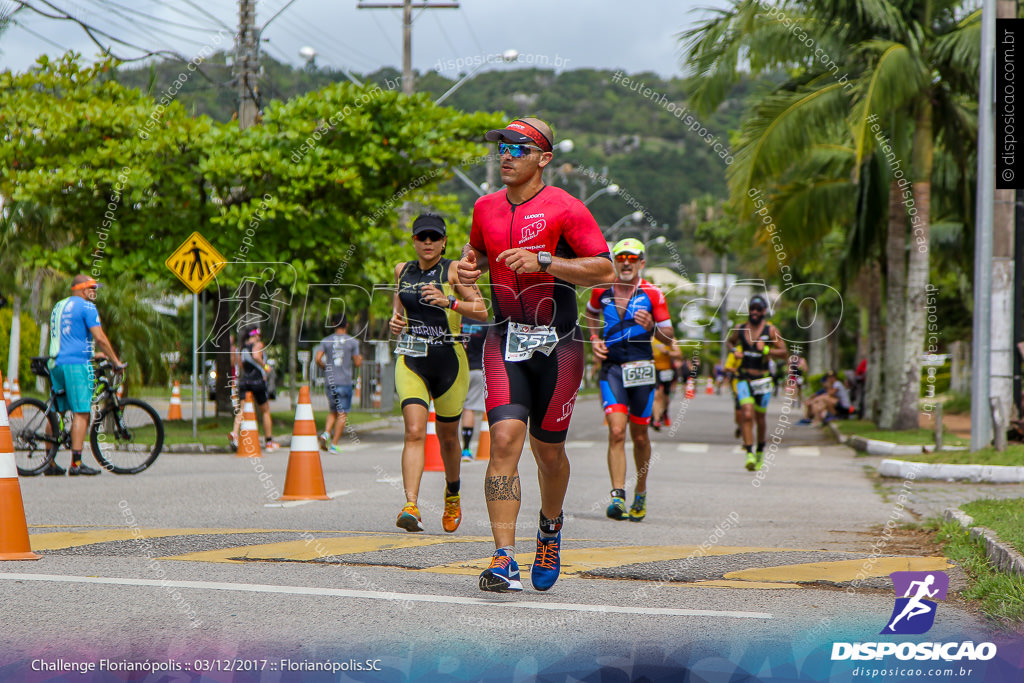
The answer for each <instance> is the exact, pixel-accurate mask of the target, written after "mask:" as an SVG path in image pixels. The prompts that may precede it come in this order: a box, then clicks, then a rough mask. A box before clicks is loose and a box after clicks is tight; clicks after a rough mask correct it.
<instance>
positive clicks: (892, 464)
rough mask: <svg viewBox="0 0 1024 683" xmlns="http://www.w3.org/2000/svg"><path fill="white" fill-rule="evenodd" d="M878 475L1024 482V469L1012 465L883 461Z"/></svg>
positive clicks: (906, 477)
mask: <svg viewBox="0 0 1024 683" xmlns="http://www.w3.org/2000/svg"><path fill="white" fill-rule="evenodd" d="M878 474H879V475H880V476H883V477H894V478H897V479H908V478H910V475H911V474H913V477H914V478H915V479H941V480H944V481H969V482H973V483H986V484H1019V483H1021V482H1024V467H1013V466H1011V465H937V464H934V463H924V462H909V461H907V460H883V461H882V463H881V464H880V465H879V466H878Z"/></svg>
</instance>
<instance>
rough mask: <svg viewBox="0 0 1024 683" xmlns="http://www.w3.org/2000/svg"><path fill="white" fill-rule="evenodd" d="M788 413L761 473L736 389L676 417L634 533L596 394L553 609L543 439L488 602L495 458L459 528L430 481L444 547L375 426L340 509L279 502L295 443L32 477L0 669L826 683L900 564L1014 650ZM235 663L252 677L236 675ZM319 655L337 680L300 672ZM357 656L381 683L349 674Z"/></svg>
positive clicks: (351, 455) (348, 466)
mask: <svg viewBox="0 0 1024 683" xmlns="http://www.w3.org/2000/svg"><path fill="white" fill-rule="evenodd" d="M784 406H785V400H784V399H781V398H777V399H775V400H773V403H772V406H771V409H770V412H769V416H770V420H769V421H770V431H772V430H773V429H774V428H775V426H776V425H779V426H780V428H781V429H782V439H781V443H780V444H779V447H778V450H777V451H776V452H775V453H770V454H769V458H768V460H769V462H768V463H767V466H766V468H765V470H764V471H762V472H760V473H756V474H755V473H751V472H748V471H746V470H745V469H744V468H743V455H742V454H741V453H740V452H738V450H737V442H736V440H735V439H734V438H733V436H732V430H733V426H732V411H731V399H729V398H727V397H725V396H706V395H704V394H703V393H700V394H698V396H697V397H696V398H695V399H693V400H691V401H683V400H681V399H680V398H678V397H677V398H676V399H675V401H674V404H673V407H672V412H673V415H674V419H673V426H672V427H671V428H666V429H663V430H662V431H661V432H660V433H655V434H654V435H653V441H654V444H655V445H654V457H653V465H652V468H651V475H650V479H649V485H648V491H649V493H648V515H647V518H646V520H644V521H643V522H642V523H631V522H626V521H621V522H616V521H612V520H609V519H607V518H606V517H605V514H604V508H605V506H606V505H607V503H608V490H609V488H610V484H609V480H608V473H607V466H606V455H605V449H606V434H607V430H606V429H605V428H604V427H602V424H601V420H602V415H601V412H600V407H599V404H598V403H597V401H596V400H595V399H593V398H590V399H585V400H582V401H581V402H580V403H579V405H578V406H577V409H576V413H575V415H574V418H573V423H572V430H571V432H570V437H569V441H568V443H567V451H568V454H569V458H570V461H571V463H572V479H571V482H570V487H569V494H568V498H567V500H566V505H565V512H566V523H565V527H564V530H563V575H562V577H561V578H560V580H559V581H558V583H557V584H556V585H555V586H554V587H553V588H552V589H551V590H550V591H549V592H547V593H539V592H537V591H535V590H533V589H532V587H531V586H530V583H529V578H528V568H529V564H530V561H531V560H532V553H533V537H534V534H535V531H536V527H535V524H536V521H535V520H536V516H537V510H538V509H539V502H538V493H537V486H536V483H535V482H536V474H535V472H536V467H535V465H534V464H533V461H532V458H531V457H530V453H529V449H528V447H527V451H526V453H524V457H523V460H522V464H521V476H522V481H523V506H522V512H521V514H520V517H519V529H518V532H517V538H518V544H517V551H518V557H519V561H520V565H521V568H522V571H523V583H524V585H525V586H526V590H524V591H523V592H522V593H521V594H506V595H497V594H489V593H482V592H481V591H480V590H479V589H478V588H477V586H476V576H477V575H478V574H479V572H480V570H481V569H482V568H483V567H484V566H486V561H487V559H486V558H487V557H488V556H489V554H490V552H491V550H492V549H493V545H492V543H491V541H490V534H489V527H488V522H487V516H486V509H485V505H484V497H483V490H482V489H483V487H482V479H483V475H484V471H485V468H486V463H485V462H481V461H475V462H472V463H467V464H466V465H465V466H464V469H463V474H462V482H463V485H462V486H463V514H464V521H463V523H462V526H461V527H460V528H459V530H458V531H457V532H456V533H455V534H445V533H444V532H443V531H442V529H441V525H440V515H441V503H442V489H443V475H442V474H441V473H439V472H428V473H426V474H425V475H424V479H423V485H422V488H421V512H422V513H423V516H424V524H425V526H426V531H425V532H423V533H422V534H408V533H406V532H403V531H401V530H399V529H396V528H395V526H394V519H395V517H396V515H397V513H398V511H399V509H400V508H401V505H402V502H403V497H402V495H401V480H400V449H401V433H400V430H398V429H390V430H383V431H376V432H365V433H356V434H354V435H352V436H350V438H349V439H348V441H347V442H346V443H345V446H344V452H343V454H342V455H340V456H330V457H329V456H326V455H324V457H323V464H324V471H325V480H326V484H327V490H328V492H330V494H331V495H332V496H333V499H332V500H330V501H316V502H308V503H302V504H288V505H286V506H281V505H280V503H275V500H276V497H277V496H278V495H279V492H280V490H281V489H282V487H283V485H284V480H285V471H286V466H287V459H288V453H287V451H286V450H282V451H279V452H277V453H274V454H272V455H268V456H266V457H264V458H262V459H259V460H250V459H245V458H241V459H240V458H235V457H233V456H230V455H179V454H173V455H172V454H167V455H164V456H161V458H160V460H158V461H157V463H156V464H155V465H154V466H153V467H152V468H151V469H150V470H149V471H147V472H145V473H143V474H141V475H137V476H121V477H119V476H114V475H110V474H106V473H104V474H103V475H101V476H98V477H92V478H75V479H72V478H66V477H65V478H59V479H58V478H45V477H37V478H28V479H21V488H22V494H23V498H24V502H25V509H26V516H27V521H28V524H29V525H30V532H31V535H32V542H33V548H35V549H38V550H39V552H40V554H42V556H43V558H42V559H41V560H39V561H36V562H4V563H0V604H2V614H3V629H2V632H0V651H2V653H3V655H2V657H0V679H3V680H6V679H8V678H11V677H13V676H12V674H16V675H18V676H19V677H20V675H21V674H23V673H25V672H26V671H29V670H32V668H33V667H37V666H41V665H39V664H33V663H32V662H33V661H36V660H38V661H45V662H53V661H56V660H58V659H63V660H65V661H76V662H94V663H98V662H100V660H103V659H109V660H110V661H112V662H141V661H147V660H148V661H151V662H152V661H161V662H174V663H175V664H174V665H173V666H180V667H182V671H183V674H190V673H191V674H193V675H194V674H195V672H196V671H197V670H204V671H208V672H213V673H211V674H210V675H214V674H215V676H214V677H213V678H211V679H210V680H230V679H231V678H232V677H233V676H234V678H236V679H239V680H286V679H287V680H291V679H292V678H303V679H309V678H317V676H327V678H322V680H338V679H339V678H340V679H342V680H345V679H346V678H345V677H347V676H352V677H353V679H354V680H398V679H417V680H480V679H490V678H494V679H498V678H500V679H504V680H516V679H519V680H529V679H530V678H531V677H532V676H534V675H540V676H541V677H549V678H550V680H568V679H567V678H566V676H567V675H568V674H569V673H572V674H573V675H575V676H577V677H579V678H582V677H583V673H584V672H587V671H591V670H594V669H597V668H601V667H604V668H606V669H616V670H619V671H620V672H623V674H624V675H625V678H624V679H623V680H630V679H632V678H635V677H636V675H638V672H639V671H640V670H641V668H643V667H646V668H643V670H644V671H661V672H668V673H672V672H681V671H682V670H683V667H684V666H685V667H689V668H691V670H693V671H701V672H704V674H705V676H704V678H703V679H700V680H728V675H729V674H730V672H736V671H745V672H750V673H753V674H758V673H759V675H762V676H766V677H767V676H768V674H773V675H774V674H781V675H788V676H790V677H791V679H800V680H803V676H804V675H810V673H813V672H817V673H816V674H815V675H816V676H818V677H817V678H814V680H828V679H829V678H830V676H831V675H832V674H831V673H830V672H832V673H834V671H833V670H832V669H830V667H833V666H840V665H843V666H846V669H844V671H847V672H848V670H849V668H850V665H851V663H850V662H841V663H833V662H830V661H828V656H829V651H830V648H831V646H832V643H833V642H835V641H851V642H852V641H863V640H876V639H879V636H878V635H877V634H878V633H879V631H880V630H881V628H882V627H883V626H885V624H886V621H887V619H888V618H889V616H890V613H891V611H892V609H893V604H894V595H893V589H892V582H891V581H890V580H889V579H888V574H889V572H891V571H895V570H907V569H921V570H939V569H947V570H948V573H949V574H950V576H951V589H952V590H951V595H950V597H949V599H947V601H946V602H945V603H942V604H941V611H940V613H939V618H937V620H936V622H935V626H934V627H933V628H932V630H931V631H930V632H929V633H928V634H927V636H926V637H927V639H929V640H934V641H941V640H965V639H968V638H973V639H974V640H975V641H978V640H979V639H980V640H990V639H996V638H997V637H998V636H997V634H995V633H994V632H993V631H992V629H991V628H990V627H989V626H988V625H986V623H985V621H984V620H983V619H982V618H981V617H980V616H979V615H978V614H977V613H976V612H975V611H974V610H972V609H971V608H970V607H969V605H967V603H966V602H965V601H964V600H962V599H960V598H959V597H958V596H957V591H958V590H959V588H960V587H961V586H962V576H961V575H960V574H959V569H957V568H955V567H949V566H947V564H946V562H945V560H944V559H943V558H941V557H935V555H936V553H935V552H934V551H933V550H929V549H927V548H925V549H922V548H920V547H918V546H916V545H915V544H914V543H913V539H912V538H909V537H908V536H907V535H906V534H902V533H897V534H894V535H889V534H886V533H885V531H884V525H885V524H886V522H887V521H889V520H891V519H897V520H898V521H900V522H905V521H912V520H911V519H910V516H909V513H903V512H901V510H902V508H901V506H898V505H897V504H896V502H895V495H898V493H899V489H892V485H891V484H890V495H888V496H884V497H883V496H882V495H880V494H879V493H878V492H876V490H875V487H874V484H873V482H872V480H871V478H870V476H868V474H866V473H865V468H864V464H863V461H862V460H861V459H858V458H855V457H854V455H853V452H852V451H851V450H849V449H847V448H845V447H841V446H836V445H833V444H832V443H830V442H829V441H828V440H827V439H825V438H824V436H823V435H822V433H821V432H820V431H818V430H814V429H811V428H809V427H798V426H787V425H786V424H785V423H784V422H783V423H779V422H778V420H779V417H780V415H781V413H782V410H783V407H784ZM791 415H792V416H793V417H792V422H795V421H796V419H797V418H798V416H796V415H795V411H794V412H793V413H791ZM632 472H633V466H632V463H630V466H629V476H632ZM907 490H909V496H910V498H911V499H912V498H913V487H912V486H911V487H910V488H909V489H907ZM628 497H629V498H630V499H631V498H632V484H630V485H629V486H628ZM873 553H874V554H873ZM858 574H860V575H861V578H862V579H863V580H861V581H860V582H855V580H856V579H857V577H858ZM852 581H854V582H852ZM851 582H852V583H851ZM923 637H925V636H918V637H917V638H918V639H920V638H923ZM236 658H240V659H244V660H247V661H248V660H257V661H256V663H255V664H251V663H248V664H247V663H241V662H233V661H232V662H229V663H227V664H225V663H223V662H224V661H225V660H234V659H236ZM282 660H290V662H291V663H289V662H282ZM218 662H220V663H218ZM301 662H305V663H306V664H297V663H301ZM315 662H321V663H323V662H329V663H330V664H329V666H333V667H334V669H335V674H334V675H333V677H332V676H329V675H328V674H309V673H307V672H303V671H300V670H298V669H296V668H295V667H301V666H311V665H312V664H309V663H315ZM186 665H187V666H186ZM321 665H322V664H321ZM359 665H361V666H363V667H364V668H367V669H369V670H368V671H364V672H361V673H353V671H354V670H355V669H356V668H357V666H359ZM108 666H109V665H108ZM168 666H172V665H168ZM253 666H255V667H256V668H257V669H258V671H255V672H251V673H244V674H228V673H226V672H225V671H218V669H226V668H231V669H235V670H240V669H243V668H244V667H253ZM652 667H653V668H652ZM712 674H714V675H712ZM720 676H725V678H719V677H720ZM844 676H846V677H848V676H849V674H848V673H846V674H844ZM24 680H36V679H28V678H26V679H24ZM39 680H42V679H39ZM68 680H82V679H78V678H69V679H68ZM97 680H101V679H97ZM118 680H121V679H118ZM154 680H155V679H154ZM693 680H698V679H693ZM893 680H895V679H893ZM960 680H964V679H960Z"/></svg>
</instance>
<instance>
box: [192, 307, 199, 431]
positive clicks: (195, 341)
mask: <svg viewBox="0 0 1024 683" xmlns="http://www.w3.org/2000/svg"><path fill="white" fill-rule="evenodd" d="M197 363H199V295H198V294H193V295H192V438H193V439H195V438H197V437H198V436H199V431H198V427H197V425H196V418H198V417H199V415H198V413H197V411H196V393H197V392H196V377H197V376H198V375H199V372H198V370H197V368H196V364H197Z"/></svg>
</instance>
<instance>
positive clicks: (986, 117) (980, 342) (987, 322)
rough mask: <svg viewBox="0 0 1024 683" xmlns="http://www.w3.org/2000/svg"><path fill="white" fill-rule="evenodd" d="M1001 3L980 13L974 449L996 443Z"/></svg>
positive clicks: (988, 4) (989, 0) (990, 1)
mask: <svg viewBox="0 0 1024 683" xmlns="http://www.w3.org/2000/svg"><path fill="white" fill-rule="evenodd" d="M995 38H996V3H995V0H984V4H983V7H982V14H981V61H980V64H981V74H980V76H981V88H980V91H979V94H978V192H977V208H976V211H975V220H974V222H975V234H976V238H975V247H974V321H973V328H974V343H973V345H972V349H971V366H972V369H973V371H972V373H971V450H972V451H976V450H979V449H981V448H984V447H985V446H987V445H988V442H989V441H990V440H991V439H992V415H991V412H990V410H991V409H990V407H989V402H988V397H989V393H990V381H989V379H990V378H989V373H990V368H989V362H990V356H989V352H990V349H991V327H990V326H991V317H992V307H991V306H992V301H991V296H992V217H993V206H992V202H993V200H994V197H995V194H994V191H995V171H996V160H995V118H994V115H993V93H994V91H995V87H994V83H993V80H994V78H995Z"/></svg>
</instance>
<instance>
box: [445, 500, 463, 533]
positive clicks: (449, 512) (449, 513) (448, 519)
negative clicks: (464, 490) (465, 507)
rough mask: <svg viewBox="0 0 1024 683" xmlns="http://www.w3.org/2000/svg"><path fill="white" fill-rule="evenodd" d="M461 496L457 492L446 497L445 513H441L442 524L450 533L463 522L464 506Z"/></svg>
mask: <svg viewBox="0 0 1024 683" xmlns="http://www.w3.org/2000/svg"><path fill="white" fill-rule="evenodd" d="M460 499H461V496H460V495H459V494H458V493H456V494H455V495H454V496H445V497H444V514H443V515H441V526H442V527H444V530H445V531H447V532H448V533H453V532H454V531H455V530H456V529H458V528H459V523H460V522H462V506H461V505H460V504H459V501H460Z"/></svg>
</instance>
